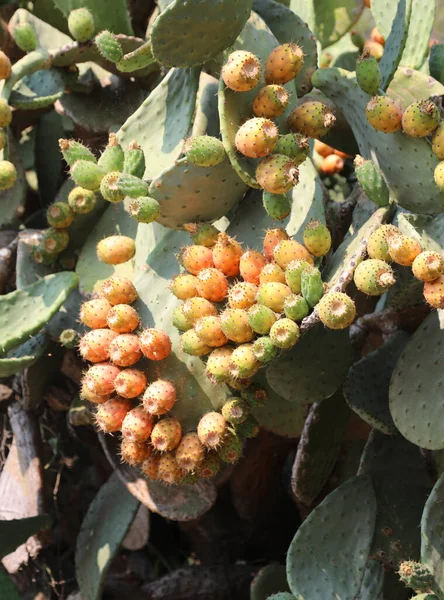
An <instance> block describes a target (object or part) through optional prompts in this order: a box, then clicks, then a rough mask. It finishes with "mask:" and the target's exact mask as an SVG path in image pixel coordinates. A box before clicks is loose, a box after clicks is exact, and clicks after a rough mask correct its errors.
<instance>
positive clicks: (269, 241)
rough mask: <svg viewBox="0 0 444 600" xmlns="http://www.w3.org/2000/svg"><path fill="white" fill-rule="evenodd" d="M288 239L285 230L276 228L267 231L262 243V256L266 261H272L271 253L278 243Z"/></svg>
mask: <svg viewBox="0 0 444 600" xmlns="http://www.w3.org/2000/svg"><path fill="white" fill-rule="evenodd" d="M288 239H290V237H289V235H288V233H287V232H286V231H285V229H281V228H280V227H277V228H276V229H268V230H267V232H266V234H265V237H264V243H263V254H264V256H265V258H266V259H267V260H273V252H274V249H275V248H276V246H277V245H278V244H279V242H282V241H283V240H288Z"/></svg>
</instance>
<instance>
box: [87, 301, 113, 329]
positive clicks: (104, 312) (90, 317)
mask: <svg viewBox="0 0 444 600" xmlns="http://www.w3.org/2000/svg"><path fill="white" fill-rule="evenodd" d="M111 308H112V307H111V304H110V303H109V302H108V300H105V299H104V298H94V299H93V300H88V301H87V302H85V303H84V304H82V306H81V308H80V321H81V322H82V323H83V324H84V325H86V326H87V327H91V329H104V328H105V327H107V326H108V324H107V317H108V313H109V311H110V310H111Z"/></svg>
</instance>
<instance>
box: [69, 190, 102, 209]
mask: <svg viewBox="0 0 444 600" xmlns="http://www.w3.org/2000/svg"><path fill="white" fill-rule="evenodd" d="M68 205H69V207H70V209H71V210H72V212H73V213H75V214H76V215H86V214H88V213H90V212H91V211H92V210H93V209H94V207H95V205H96V195H95V193H94V192H92V191H91V190H86V189H84V188H81V187H75V188H74V189H73V190H71V191H70V192H69V195H68Z"/></svg>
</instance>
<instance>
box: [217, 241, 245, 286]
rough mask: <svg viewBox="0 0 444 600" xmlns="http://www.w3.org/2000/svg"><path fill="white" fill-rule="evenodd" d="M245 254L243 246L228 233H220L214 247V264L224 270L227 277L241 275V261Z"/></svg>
mask: <svg viewBox="0 0 444 600" xmlns="http://www.w3.org/2000/svg"><path fill="white" fill-rule="evenodd" d="M242 254H243V250H242V246H241V245H240V244H239V242H237V241H236V240H234V239H233V238H230V237H228V235H227V234H226V233H220V234H219V235H218V238H217V242H216V245H215V246H214V248H213V260H214V266H215V267H216V268H217V269H219V271H222V273H223V274H224V275H226V276H227V277H235V276H236V275H239V263H240V258H241V256H242Z"/></svg>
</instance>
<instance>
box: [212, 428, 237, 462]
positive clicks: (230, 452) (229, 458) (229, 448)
mask: <svg viewBox="0 0 444 600" xmlns="http://www.w3.org/2000/svg"><path fill="white" fill-rule="evenodd" d="M217 453H218V455H219V458H220V459H221V460H222V461H223V462H225V463H230V464H234V463H237V461H238V460H239V459H240V457H241V456H242V440H241V439H240V438H239V437H238V436H237V435H235V434H234V433H231V432H229V433H228V434H227V435H226V436H225V438H224V440H223V442H222V444H221V446H220V447H219V448H218V449H217Z"/></svg>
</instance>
